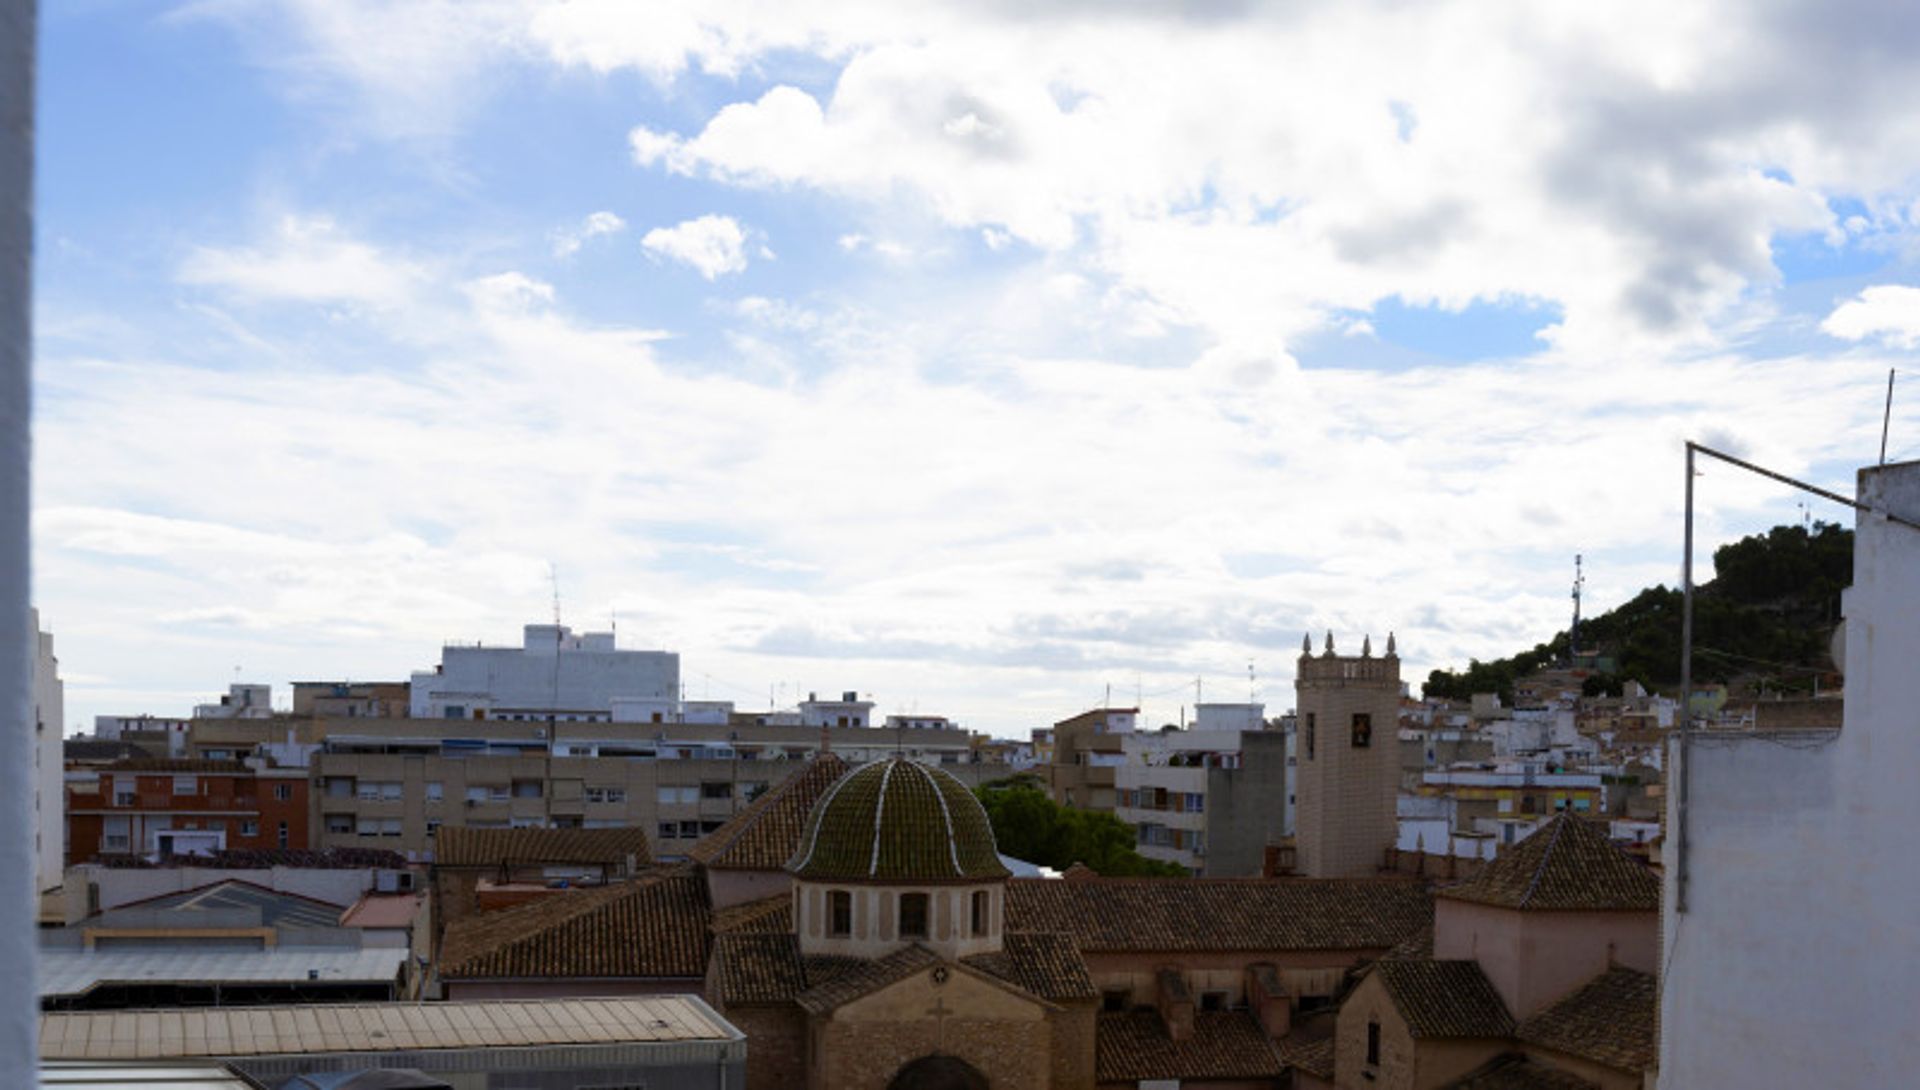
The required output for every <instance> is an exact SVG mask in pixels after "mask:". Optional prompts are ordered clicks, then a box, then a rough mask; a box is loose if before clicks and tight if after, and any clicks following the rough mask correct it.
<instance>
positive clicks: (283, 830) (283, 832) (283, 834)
mask: <svg viewBox="0 0 1920 1090" xmlns="http://www.w3.org/2000/svg"><path fill="white" fill-rule="evenodd" d="M287 843H288V836H287V823H286V822H284V821H283V822H281V823H280V846H281V847H282V848H285V847H286V846H287Z"/></svg>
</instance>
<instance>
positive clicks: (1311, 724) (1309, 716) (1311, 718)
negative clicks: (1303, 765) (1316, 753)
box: [1307, 712, 1314, 761]
mask: <svg viewBox="0 0 1920 1090" xmlns="http://www.w3.org/2000/svg"><path fill="white" fill-rule="evenodd" d="M1313 727H1314V714H1313V713H1312V712H1308V713H1307V760H1309V761H1311V760H1313V734H1314V731H1313Z"/></svg>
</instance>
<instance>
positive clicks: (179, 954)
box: [40, 945, 407, 999]
mask: <svg viewBox="0 0 1920 1090" xmlns="http://www.w3.org/2000/svg"><path fill="white" fill-rule="evenodd" d="M406 960H407V951H405V950H403V949H399V948H395V947H376V948H372V949H366V950H356V949H353V948H351V947H344V946H343V947H332V946H282V947H278V948H276V949H272V950H236V949H232V948H195V947H193V946H188V945H182V946H175V947H126V948H122V949H112V948H109V949H105V950H92V951H87V950H41V951H40V997H41V998H42V999H46V998H53V997H60V996H70V995H80V994H82V993H84V992H86V991H88V990H89V989H91V988H94V987H96V986H98V985H100V984H118V983H127V984H174V983H195V984H198V983H205V984H213V983H220V984H241V983H244V984H295V983H301V982H305V981H308V980H318V981H320V982H323V983H329V984H339V983H373V984H385V983H390V982H392V981H393V979H394V978H395V977H396V976H398V975H399V973H400V966H401V965H402V964H403V963H404V962H405V961H406ZM315 972H318V973H319V974H320V975H319V976H318V977H314V976H312V975H311V974H313V973H315Z"/></svg>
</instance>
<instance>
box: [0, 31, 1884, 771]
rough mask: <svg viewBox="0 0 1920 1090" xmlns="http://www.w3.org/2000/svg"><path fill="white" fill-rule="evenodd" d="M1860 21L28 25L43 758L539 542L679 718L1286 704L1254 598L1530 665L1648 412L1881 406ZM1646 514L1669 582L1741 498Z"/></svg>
mask: <svg viewBox="0 0 1920 1090" xmlns="http://www.w3.org/2000/svg"><path fill="white" fill-rule="evenodd" d="M1908 23H1909V21H1907V20H1903V19H1901V18H1900V17H1899V16H1898V14H1897V13H1890V12H1885V11H1882V10H1881V9H1880V8H1879V7H1877V6H1875V5H1870V4H1859V5H1855V6H1853V7H1852V8H1850V9H1849V10H1845V11H1840V10H1836V9H1835V8H1834V7H1833V6H1832V5H1823V6H1822V7H1821V8H1819V9H1813V8H1811V7H1802V8H1796V7H1794V6H1791V5H1782V6H1775V7H1772V8H1769V9H1767V10H1766V11H1764V12H1756V11H1750V10H1748V8H1747V6H1745V5H1734V4H1724V5H1722V4H1712V3H1692V4H1681V5H1673V4H1665V3H1659V4H1657V3H1650V2H1649V3H1629V4H1625V5H1622V6H1619V7H1617V8H1614V9H1610V10H1609V11H1607V12H1605V13H1594V12H1555V13H1542V12H1538V11H1535V10H1532V9H1531V8H1529V7H1527V6H1525V5H1509V6H1498V5H1484V4H1471V3H1457V4H1437V5H1431V6H1427V7H1425V8H1423V9H1422V10H1419V11H1408V10H1404V9H1402V8H1401V7H1399V6H1397V5H1392V4H1382V5H1377V6H1376V5H1369V4H1340V5H1306V6H1300V7H1297V8H1289V9H1288V10H1287V11H1286V12H1284V13H1278V12H1269V11H1265V10H1262V9H1255V8H1249V9H1243V10H1234V11H1225V12H1218V13H1211V14H1210V13H1209V12H1208V11H1206V10H1203V9H1194V10H1193V11H1192V12H1190V13H1189V12H1185V11H1183V10H1181V9H1167V10H1165V11H1162V10H1160V9H1146V8H1141V9H1127V10H1126V11H1124V12H1122V13H1120V14H1115V13H1113V12H1112V11H1111V10H1109V11H1106V12H1104V13H1103V12H1101V11H1098V10H1095V9H1092V8H1079V7H1073V6H1065V7H1060V8H1052V9H1032V10H1028V9H1026V8H1023V7H1015V6H1005V7H995V6H981V5H953V6H945V5H925V6H922V7H916V8H915V9H914V10H913V11H911V12H907V11H902V10H899V9H897V8H896V7H895V6H893V5H883V4H865V3H845V4H836V5H782V6H779V7H776V8H764V7H759V6H756V5H754V4H750V3H749V4H739V5H736V4H732V3H712V4H700V5H687V6H676V5H671V4H665V5H660V4H624V3H599V2H593V0H573V2H562V0H487V2H484V3H469V4H453V3H443V2H436V0H422V2H419V3H409V4H383V3H376V2H373V0H284V2H278V3H267V2H264V0H262V2H254V0H200V2H195V3H113V4H108V3H67V4H59V5H51V6H49V7H48V9H47V11H46V12H45V13H44V16H43V31H42V33H43V43H42V53H41V69H42V70H41V117H40V137H41V138H40V148H39V154H40V160H39V179H40V180H39V187H40V205H39V210H38V227H39V239H38V249H37V267H36V276H37V288H38V299H39V302H38V309H37V315H38V317H37V323H38V368H39V371H38V385H39V393H38V398H39V400H38V419H39V424H38V434H37V437H36V442H37V448H36V449H37V463H36V464H37V470H36V498H35V507H36V528H35V547H36V554H35V559H36V579H37V588H36V597H37V599H38V603H39V605H40V608H41V612H42V616H43V618H44V619H45V621H46V622H47V624H48V625H49V626H50V627H51V629H52V631H53V632H54V634H55V637H56V641H57V647H58V649H59V652H60V657H61V660H62V666H63V670H64V672H65V674H66V676H67V678H68V718H69V720H70V723H69V726H70V727H72V726H73V725H74V724H87V723H90V722H91V718H92V716H93V715H95V714H99V713H109V712H111V713H131V712H142V711H150V712H154V713H157V714H170V713H180V712H183V711H184V710H185V709H186V708H187V707H188V706H189V705H190V704H192V703H194V702H196V701H198V700H202V699H205V698H207V697H208V696H210V695H212V694H213V693H215V692H217V691H219V690H221V689H223V688H224V687H225V685H226V684H227V683H228V682H230V681H232V680H236V679H245V680H258V681H271V682H275V683H276V684H283V683H284V682H286V681H287V680H290V679H294V678H301V679H306V678H338V677H352V678H392V677H400V676H404V674H405V673H406V672H407V671H409V670H412V669H416V668H420V667H423V666H426V665H428V664H430V663H432V662H433V661H434V660H435V658H436V655H437V647H438V645H439V643H440V642H441V641H442V640H445V639H463V640H471V639H485V640H489V641H512V640H514V639H515V638H516V636H517V631H518V626H519V625H520V624H521V623H523V622H526V621H533V620H539V619H541V618H543V617H545V616H546V615H547V614H548V613H549V612H550V610H551V594H552V589H551V586H550V583H549V576H548V573H549V570H553V571H556V572H557V573H558V576H559V581H560V585H561V593H562V597H563V610H564V612H565V613H566V614H567V617H568V620H569V621H571V622H573V623H575V624H576V625H577V626H579V627H593V628H599V627H604V624H605V623H606V622H607V621H608V620H609V619H611V618H616V617H617V618H618V624H619V630H620V634H621V640H622V642H623V643H624V644H627V645H629V646H650V647H668V648H672V649H675V650H678V651H680V652H681V653H682V656H683V672H684V675H685V678H686V680H687V682H688V686H689V690H690V694H692V695H698V694H699V693H700V692H702V691H708V692H713V693H714V694H715V695H721V694H722V693H723V692H730V693H731V694H732V695H735V696H737V697H739V698H740V699H741V700H742V701H743V703H744V702H749V701H750V700H751V699H752V698H751V697H750V696H749V695H747V694H765V693H767V692H768V691H769V690H771V691H773V692H774V693H775V698H776V699H790V698H791V695H792V694H793V693H795V692H799V691H804V690H806V689H818V690H824V691H839V690H841V689H846V688H857V689H860V690H862V691H866V692H871V693H873V694H874V697H875V699H876V700H877V701H878V702H879V703H880V705H881V706H882V708H884V709H886V710H888V711H893V710H899V709H905V708H917V709H919V710H922V711H939V712H942V713H945V714H948V715H951V716H954V717H955V718H958V719H960V720H962V721H963V722H966V723H968V724H970V725H973V726H977V727H981V728H986V729H991V730H994V731H996V732H999V733H1019V732H1024V731H1025V730H1026V729H1027V728H1029V727H1032V726H1037V725H1044V724H1045V723H1048V722H1051V721H1053V720H1055V719H1058V718H1061V717H1064V716H1066V715H1068V714H1072V713H1073V712H1075V711H1077V710H1080V709H1081V708H1082V707H1084V706H1086V705H1088V704H1089V703H1090V702H1092V701H1095V700H1097V699H1099V698H1100V697H1101V696H1102V695H1103V694H1104V693H1105V691H1106V687H1107V686H1109V685H1111V686H1113V688H1114V691H1115V692H1116V693H1122V694H1129V693H1133V692H1140V693H1143V694H1152V693H1159V694H1161V695H1160V696H1157V697H1153V698H1152V699H1150V700H1149V701H1148V714H1149V716H1150V717H1154V718H1159V719H1167V720H1170V719H1172V718H1174V717H1175V716H1177V715H1178V714H1179V704H1180V702H1181V701H1182V700H1188V699H1190V695H1189V694H1190V692H1191V682H1192V680H1193V679H1194V678H1201V679H1204V680H1205V682H1206V683H1207V684H1208V685H1209V686H1213V687H1215V691H1217V692H1221V693H1228V692H1231V693H1235V694H1238V693H1242V692H1244V691H1245V690H1246V688H1247V683H1246V681H1245V677H1246V669H1247V665H1248V664H1249V663H1252V664H1253V665H1254V666H1255V669H1256V673H1257V681H1256V687H1257V689H1258V695H1259V696H1260V697H1261V698H1262V699H1263V700H1265V701H1266V702H1267V703H1268V704H1269V705H1270V706H1272V707H1274V708H1276V709H1278V708H1284V707H1287V706H1289V704H1290V702H1291V692H1290V684H1289V683H1290V680H1291V657H1292V655H1294V654H1295V653H1296V652H1295V651H1294V648H1296V647H1297V646H1298V643H1299V635H1300V633H1301V631H1303V630H1306V629H1312V630H1314V631H1315V632H1320V631H1323V630H1325V629H1328V628H1332V629H1334V630H1335V631H1336V632H1337V633H1338V634H1339V636H1340V638H1341V639H1343V640H1347V641H1350V642H1354V643H1357V642H1358V640H1359V638H1360V636H1361V635H1362V634H1364V633H1369V632H1370V633H1372V634H1373V635H1375V636H1376V637H1380V636H1382V635H1383V634H1384V633H1385V632H1386V631H1388V630H1393V631H1396V632H1397V633H1398V635H1399V644H1400V647H1401V649H1402V653H1403V655H1404V656H1405V659H1406V672H1407V674H1408V676H1409V677H1410V678H1411V679H1413V680H1415V681H1417V680H1418V679H1419V678H1422V677H1424V676H1425V673H1426V671H1427V670H1429V669H1431V668H1433V667H1435V666H1444V665H1456V664H1459V663H1463V662H1464V661H1465V660H1466V658H1467V657H1469V656H1479V657H1488V656H1492V655H1498V654H1503V653H1506V652H1509V651H1511V650H1514V649H1517V648H1520V647H1524V646H1530V645H1532V644H1533V643H1535V642H1537V641H1539V640H1542V639H1545V638H1546V637H1548V636H1550V635H1551V634H1552V633H1553V632H1554V631H1556V630H1557V629H1558V628H1560V627H1562V626H1564V624H1565V614H1566V608H1567V602H1566V590H1567V584H1568V582H1569V576H1570V572H1569V571H1568V569H1569V568H1570V565H1571V558H1572V555H1573V554H1574V553H1576V552H1579V553H1584V554H1585V555H1586V557H1587V558H1588V572H1589V602H1590V603H1591V606H1592V608H1594V609H1600V608H1605V607H1606V606H1609V605H1611V604H1614V603H1617V602H1618V601H1621V600H1624V599H1625V598H1627V597H1630V596H1631V595H1632V594H1633V593H1635V592H1636V591H1637V590H1638V589H1639V588H1640V587H1642V586H1644V585H1646V584H1649V583H1653V582H1659V581H1668V582H1670V581H1672V580H1673V579H1674V577H1675V574H1676V569H1677V567H1678V556H1677V551H1678V547H1677V542H1678V537H1679V534H1678V505H1679V499H1680V496H1679V492H1680V489H1679V487H1678V481H1679V476H1680V471H1679V464H1680V461H1679V460H1680V443H1681V441H1682V440H1683V439H1684V438H1687V437H1693V438H1696V439H1702V440H1705V441H1710V442H1716V443H1724V444H1727V445H1729V446H1733V447H1736V448H1737V449H1738V452H1739V453H1743V454H1746V455H1748V456H1752V457H1756V458H1759V459H1761V460H1763V461H1765V462H1766V463H1767V464H1769V465H1773V466H1775V467H1777V468H1779V469H1781V470H1783V471H1786V472H1790V473H1797V474H1803V475H1807V476H1810V477H1812V478H1813V479H1815V480H1817V481H1819V482H1821V483H1825V484H1828V485H1840V486H1843V487H1844V486H1845V485H1846V484H1847V482H1848V479H1849V475H1850V472H1851V468H1852V467H1853V466H1855V465H1857V464H1860V463H1863V462H1865V461H1868V460H1870V459H1871V457H1872V456H1873V454H1874V452H1875V450H1876V448H1877V445H1878V427H1879V412H1880V397H1881V395H1882V393H1883V391H1884V382H1885V376H1886V373H1887V370H1888V368H1903V369H1908V370H1911V371H1916V372H1920V366H1916V364H1915V362H1914V356H1915V349H1916V345H1920V288H1916V287H1915V285H1916V283H1920V275H1916V267H1915V255H1916V247H1915V223H1916V219H1917V218H1920V160H1917V159H1916V157H1915V156H1914V154H1913V153H1912V152H1911V150H1910V149H1912V148H1915V147H1920V119H1916V118H1915V117H1914V116H1912V112H1911V111H1910V110H1909V109H1908V108H1907V106H1906V104H1907V103H1908V102H1910V101H1912V98H1913V93H1914V92H1915V91H1920V86H1916V85H1917V84H1920V74H1916V73H1913V72H1911V71H1909V70H1908V69H1909V68H1910V66H1908V65H1905V64H1904V63H1900V60H1899V59H1900V57H1901V56H1903V55H1904V54H1903V52H1902V51H1901V50H1898V49H1893V50H1889V49H1887V48H1885V47H1886V45H1887V43H1888V42H1890V41H1899V40H1904V39H1905V38H1911V37H1913V35H1914V28H1913V27H1912V26H1910V25H1908ZM1703 27H1711V28H1713V33H1712V34H1706V33H1703V32H1702V29H1701V28H1703ZM1916 44H1920V43H1916ZM1842 62H1844V63H1842ZM1916 377H1920V375H1916ZM1895 408H1896V411H1895V420H1894V428H1893V442H1892V444H1891V450H1892V452H1893V453H1894V454H1896V455H1908V456H1920V398H1917V399H1905V400H1903V399H1901V398H1900V397H1898V396H1897V397H1896V406H1895ZM1702 498H1703V502H1704V504H1705V508H1706V509H1705V512H1704V517H1705V522H1704V525H1705V527H1706V532H1705V533H1704V534H1703V540H1702V544H1701V547H1702V552H1703V555H1704V554H1705V553H1707V552H1710V550H1711V548H1712V546H1713V545H1714V544H1717V543H1718V542H1720V541H1723V540H1725V539H1727V538H1728V537H1730V536H1736V535H1738V534H1740V533H1743V532H1749V531H1751V530H1754V529H1758V528H1762V527H1765V526H1767V525H1770V524H1771V523H1773V522H1776V521H1786V520H1792V519H1797V518H1799V517H1800V512H1799V509H1798V508H1797V507H1796V506H1795V497H1793V496H1791V495H1788V494H1785V493H1782V492H1780V491H1779V490H1777V489H1774V488H1771V487H1770V486H1763V485H1761V484H1759V483H1758V482H1753V481H1743V480H1739V479H1736V478H1734V477H1732V476H1730V475H1728V474H1726V473H1722V472H1718V471H1715V472H1714V473H1712V474H1710V477H1709V478H1708V479H1707V480H1706V481H1705V484H1704V487H1703V491H1702ZM1816 514H1819V515H1825V516H1826V517H1839V513H1838V512H1822V511H1816ZM284 695H285V694H284V691H283V693H282V698H283V699H284ZM760 699H763V700H764V699H765V697H764V695H762V696H761V697H760Z"/></svg>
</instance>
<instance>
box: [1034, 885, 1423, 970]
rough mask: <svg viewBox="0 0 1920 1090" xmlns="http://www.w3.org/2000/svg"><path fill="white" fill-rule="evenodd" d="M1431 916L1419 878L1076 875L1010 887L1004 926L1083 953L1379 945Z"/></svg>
mask: <svg viewBox="0 0 1920 1090" xmlns="http://www.w3.org/2000/svg"><path fill="white" fill-rule="evenodd" d="M1432 922H1433V902H1432V899H1431V898H1430V897H1429V896H1428V894H1427V892H1426V890H1425V889H1424V888H1422V886H1421V885H1420V884H1419V883H1417V882H1405V881H1397V880H1392V879H1370V878H1358V879H1338V878H1332V879H1304V878H1303V879H1292V878H1288V879H1277V880H1276V879H1259V878H1083V879H1078V880H1075V881H1056V880H1051V879H1044V878H1037V879H1019V878H1016V879H1014V880H1013V881H1011V882H1008V883H1007V929H1008V930H1009V931H1016V930H1017V931H1061V932H1066V933H1067V934H1070V935H1072V936H1073V938H1074V941H1075V942H1076V943H1077V944H1078V945H1079V948H1080V949H1081V950H1084V951H1088V952H1173V951H1200V950H1385V949H1388V948H1389V947H1392V946H1394V945H1395V944H1397V943H1400V942H1402V941H1404V940H1406V939H1407V938H1409V937H1411V936H1413V935H1415V934H1417V933H1418V932H1419V931H1420V930H1421V929H1422V928H1425V927H1427V926H1428V925H1430V924H1431V923H1432Z"/></svg>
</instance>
